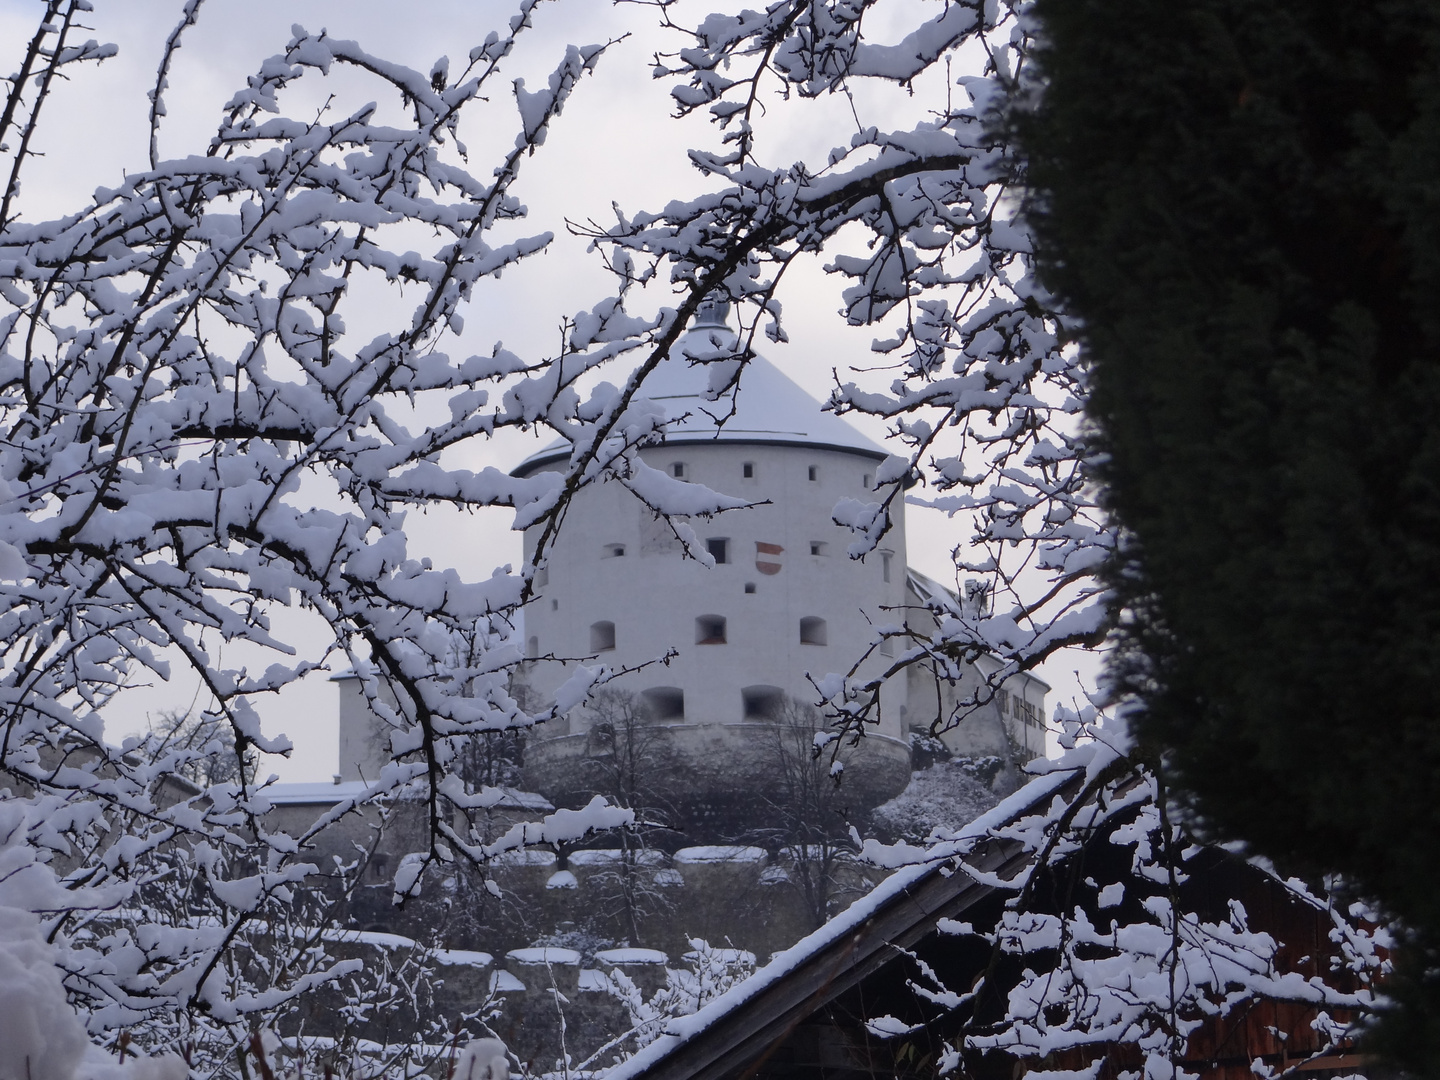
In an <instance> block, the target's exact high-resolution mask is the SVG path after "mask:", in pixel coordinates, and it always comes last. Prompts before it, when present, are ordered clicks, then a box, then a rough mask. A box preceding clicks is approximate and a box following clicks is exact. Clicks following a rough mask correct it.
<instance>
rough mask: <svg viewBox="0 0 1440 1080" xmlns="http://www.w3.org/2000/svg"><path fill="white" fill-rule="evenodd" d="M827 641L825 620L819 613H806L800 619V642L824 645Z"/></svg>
mask: <svg viewBox="0 0 1440 1080" xmlns="http://www.w3.org/2000/svg"><path fill="white" fill-rule="evenodd" d="M825 643H826V633H825V620H824V619H822V618H820V617H819V616H818V615H806V616H805V617H804V618H803V619H801V620H800V644H801V645H824V644H825Z"/></svg>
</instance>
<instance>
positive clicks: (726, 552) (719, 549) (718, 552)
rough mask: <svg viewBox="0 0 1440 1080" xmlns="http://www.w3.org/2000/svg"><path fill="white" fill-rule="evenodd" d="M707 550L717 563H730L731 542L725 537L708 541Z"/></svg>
mask: <svg viewBox="0 0 1440 1080" xmlns="http://www.w3.org/2000/svg"><path fill="white" fill-rule="evenodd" d="M705 550H706V551H708V552H710V557H711V558H712V559H714V560H715V561H716V562H717V563H728V562H729V561H730V541H729V540H726V539H725V538H724V537H713V538H711V539H709V540H706V541H705Z"/></svg>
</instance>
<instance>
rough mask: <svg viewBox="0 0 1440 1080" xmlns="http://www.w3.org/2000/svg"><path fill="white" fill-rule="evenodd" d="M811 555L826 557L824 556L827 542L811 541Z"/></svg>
mask: <svg viewBox="0 0 1440 1080" xmlns="http://www.w3.org/2000/svg"><path fill="white" fill-rule="evenodd" d="M810 554H811V555H824V554H825V541H823V540H811V541H810Z"/></svg>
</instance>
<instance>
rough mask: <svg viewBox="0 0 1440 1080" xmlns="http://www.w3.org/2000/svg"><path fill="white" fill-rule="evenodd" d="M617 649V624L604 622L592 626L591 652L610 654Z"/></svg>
mask: <svg viewBox="0 0 1440 1080" xmlns="http://www.w3.org/2000/svg"><path fill="white" fill-rule="evenodd" d="M613 648H615V624H614V623H613V622H608V621H603V622H595V623H591V624H590V651H591V652H592V653H599V652H609V651H610V650H611V649H613Z"/></svg>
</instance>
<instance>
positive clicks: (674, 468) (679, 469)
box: [670, 461, 685, 480]
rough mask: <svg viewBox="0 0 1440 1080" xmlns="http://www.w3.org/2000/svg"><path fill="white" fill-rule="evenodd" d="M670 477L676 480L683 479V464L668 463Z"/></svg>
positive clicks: (676, 462)
mask: <svg viewBox="0 0 1440 1080" xmlns="http://www.w3.org/2000/svg"><path fill="white" fill-rule="evenodd" d="M670 475H671V476H673V477H675V479H676V480H684V479H685V463H684V462H683V461H672V462H671V463H670Z"/></svg>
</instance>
